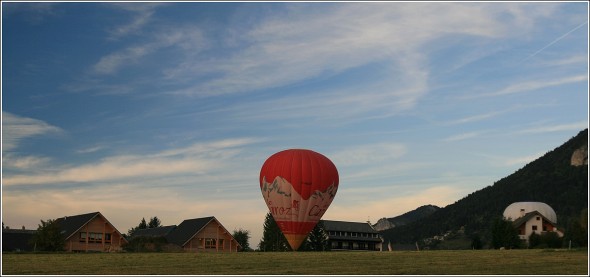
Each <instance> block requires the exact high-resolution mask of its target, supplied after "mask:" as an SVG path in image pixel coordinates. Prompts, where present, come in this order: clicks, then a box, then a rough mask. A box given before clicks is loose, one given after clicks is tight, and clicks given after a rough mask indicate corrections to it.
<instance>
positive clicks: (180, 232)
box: [166, 216, 215, 246]
mask: <svg viewBox="0 0 590 277" xmlns="http://www.w3.org/2000/svg"><path fill="white" fill-rule="evenodd" d="M213 219H215V217H213V216H208V217H202V218H194V219H186V220H184V221H182V223H180V225H178V226H177V227H176V228H175V229H174V232H170V233H169V234H168V235H167V236H166V239H167V240H168V242H171V243H175V244H178V245H180V246H184V245H185V244H186V243H187V242H188V241H189V240H190V239H191V238H193V237H194V236H195V235H196V234H197V233H198V232H199V231H201V229H203V228H204V227H205V226H206V225H207V224H208V223H209V222H211V220H213Z"/></svg>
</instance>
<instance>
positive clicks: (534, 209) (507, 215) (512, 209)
mask: <svg viewBox="0 0 590 277" xmlns="http://www.w3.org/2000/svg"><path fill="white" fill-rule="evenodd" d="M503 216H504V219H506V220H510V221H512V224H513V225H514V227H515V228H516V230H518V236H519V237H520V239H522V240H525V241H526V242H527V244H528V240H529V237H530V235H531V234H532V233H537V234H539V235H541V234H543V233H546V232H556V233H557V235H558V236H560V237H563V232H562V231H560V230H558V229H557V215H556V214H555V211H554V210H553V208H551V206H549V205H547V204H545V203H542V202H515V203H512V204H510V205H508V207H506V209H505V210H504V213H503Z"/></svg>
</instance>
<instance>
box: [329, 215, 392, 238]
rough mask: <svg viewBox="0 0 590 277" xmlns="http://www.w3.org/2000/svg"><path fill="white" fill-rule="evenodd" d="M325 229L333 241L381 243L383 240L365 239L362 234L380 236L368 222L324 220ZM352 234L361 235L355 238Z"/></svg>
mask: <svg viewBox="0 0 590 277" xmlns="http://www.w3.org/2000/svg"><path fill="white" fill-rule="evenodd" d="M322 223H323V224H324V229H325V230H326V231H327V232H328V237H329V238H330V239H332V240H350V239H353V240H356V241H372V242H380V241H381V238H376V237H363V236H362V235H360V233H365V234H379V232H377V231H376V230H375V229H373V227H371V225H370V224H369V223H367V222H347V221H333V220H322ZM330 232H347V235H330ZM352 233H359V234H355V235H354V236H353V234H352Z"/></svg>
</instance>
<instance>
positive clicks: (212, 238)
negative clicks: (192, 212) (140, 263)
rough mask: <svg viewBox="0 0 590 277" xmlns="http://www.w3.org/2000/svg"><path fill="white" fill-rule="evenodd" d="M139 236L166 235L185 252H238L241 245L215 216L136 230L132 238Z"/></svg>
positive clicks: (170, 242) (169, 241)
mask: <svg viewBox="0 0 590 277" xmlns="http://www.w3.org/2000/svg"><path fill="white" fill-rule="evenodd" d="M137 237H164V238H166V240H167V241H168V243H169V244H174V245H176V246H177V247H180V248H181V249H182V250H183V251H185V252H237V251H238V250H239V249H240V247H241V246H240V244H239V243H238V242H237V241H236V240H235V239H234V237H233V236H232V235H231V233H230V232H228V231H227V229H225V227H223V225H222V224H221V223H220V222H219V221H218V220H217V219H216V218H215V217H213V216H209V217H202V218H194V219H187V220H184V221H182V223H180V224H179V225H178V226H176V225H171V226H163V227H157V228H149V229H140V230H136V231H135V232H134V233H133V236H132V238H131V239H135V238H137Z"/></svg>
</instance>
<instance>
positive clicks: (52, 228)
mask: <svg viewBox="0 0 590 277" xmlns="http://www.w3.org/2000/svg"><path fill="white" fill-rule="evenodd" d="M32 242H33V243H34V244H35V249H38V250H42V251H63V249H64V246H65V244H66V241H65V238H64V237H63V235H62V234H61V229H60V228H59V225H58V224H57V222H56V221H55V220H53V219H48V220H47V221H43V220H41V224H39V227H38V228H37V232H36V233H35V235H34V236H33V241H32Z"/></svg>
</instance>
